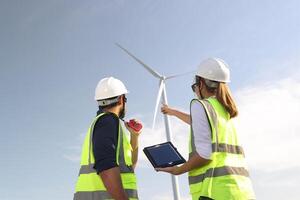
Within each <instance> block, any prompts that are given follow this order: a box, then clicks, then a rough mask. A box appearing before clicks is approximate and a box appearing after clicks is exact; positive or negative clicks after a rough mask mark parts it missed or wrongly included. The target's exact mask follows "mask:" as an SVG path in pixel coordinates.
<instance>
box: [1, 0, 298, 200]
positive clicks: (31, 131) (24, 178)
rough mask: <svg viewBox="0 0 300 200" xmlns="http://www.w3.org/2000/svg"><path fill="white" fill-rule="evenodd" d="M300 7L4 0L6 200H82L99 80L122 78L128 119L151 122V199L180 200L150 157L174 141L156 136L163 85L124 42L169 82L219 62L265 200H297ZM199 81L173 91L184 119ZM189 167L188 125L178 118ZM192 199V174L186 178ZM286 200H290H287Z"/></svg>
mask: <svg viewBox="0 0 300 200" xmlns="http://www.w3.org/2000/svg"><path fill="white" fill-rule="evenodd" d="M299 6H300V3H299V1H296V0H289V1H284V0H278V1H271V0H268V1H267V0H252V1H250V0H248V1H246V0H232V1H225V0H190V1H179V0H174V1H150V0H144V1H138V0H132V1H125V0H88V1H79V0H72V1H70V0H64V1H61V0H51V1H45V0H28V1H18V0H1V1H0V44H1V45H0V95H1V98H0V109H1V115H0V134H1V139H0V175H1V179H0V199H1V200H19V199H22V200H40V199H41V198H42V199H43V200H50V199H51V200H52V199H56V200H67V199H72V196H73V193H74V188H75V183H76V179H77V175H78V170H79V158H80V153H81V145H82V142H83V138H84V136H85V134H86V131H87V129H88V126H89V124H90V123H91V120H92V119H93V117H94V116H95V113H96V111H97V105H96V102H95V101H94V100H93V96H94V89H95V87H96V85H97V83H98V81H99V80H100V79H102V78H104V77H107V76H114V77H116V78H119V79H121V80H122V81H123V82H124V83H125V85H126V87H127V88H128V90H129V91H130V93H129V95H128V105H127V115H126V119H131V118H137V119H140V120H141V121H142V122H143V124H144V131H143V133H142V135H141V136H140V159H139V163H138V166H137V170H136V174H137V178H138V190H139V196H140V199H142V200H169V199H172V188H171V178H170V176H169V175H168V174H164V173H157V172H155V171H154V170H153V168H152V166H151V164H150V163H149V162H148V160H147V159H146V158H145V156H144V155H143V152H142V148H143V147H145V146H148V145H153V144H156V143H159V142H165V141H166V137H165V131H164V124H163V120H162V119H163V118H162V115H161V114H159V115H158V118H157V122H156V127H155V129H154V130H152V129H151V125H152V118H153V112H154V107H155V100H156V95H157V90H158V80H156V79H155V78H154V77H152V76H151V75H150V74H149V73H148V72H147V71H145V70H144V69H143V68H142V67H141V66H140V65H139V64H137V63H136V62H135V61H134V60H132V59H131V58H130V57H128V56H127V55H126V54H125V53H124V52H122V51H121V50H120V49H118V48H117V47H116V45H115V43H116V42H117V43H120V44H121V45H123V46H124V47H126V48H127V49H129V50H130V51H131V52H132V53H134V54H135V55H136V56H138V57H139V58H140V59H142V60H143V61H144V62H145V63H147V64H148V65H149V66H151V67H152V68H154V69H155V70H156V71H158V72H160V73H162V74H164V75H166V76H167V75H172V74H177V73H183V72H187V71H191V70H195V69H196V68H197V65H198V64H199V63H200V62H201V61H202V60H203V59H205V58H208V57H220V58H222V59H224V60H225V61H226V62H227V63H228V65H229V66H230V70H231V80H232V82H231V83H230V84H229V86H230V88H231V90H232V92H233V96H234V98H235V100H236V102H237V105H238V108H239V113H240V115H239V117H238V118H237V119H235V123H236V126H237V129H238V130H239V131H238V134H239V137H240V139H241V142H242V144H243V146H244V149H245V153H246V159H247V162H248V165H249V169H250V175H251V179H252V182H253V186H254V190H255V193H256V196H257V199H274V200H276V199H287V198H288V199H291V200H293V199H298V196H299V195H298V193H297V188H298V187H297V186H298V185H299V183H298V182H299V180H300V160H299V158H300V146H299V142H300V136H299V134H298V132H299V131H298V130H300V124H299V122H298V115H299V113H300V78H299V77H300V76H299V75H300V57H299V55H300V37H299V35H300V13H299V9H298V8H299ZM193 76H194V75H193V74H189V75H186V76H183V77H179V78H177V79H172V80H169V81H168V82H167V86H166V88H167V95H168V101H169V105H170V106H172V107H175V108H178V109H181V110H183V111H188V110H189V102H190V100H191V99H192V98H194V97H195V95H194V94H193V93H192V91H191V89H190V85H191V84H192V81H193ZM171 124H172V130H173V143H174V144H175V145H176V146H177V147H178V150H179V151H180V152H181V153H182V155H184V156H185V158H187V143H188V132H189V127H188V126H187V125H185V124H183V123H182V122H180V121H179V120H177V119H173V118H172V119H171ZM179 185H180V194H181V197H182V198H181V199H182V200H188V199H190V196H189V192H188V183H187V175H186V174H185V175H181V176H179ZM287 196H288V197H287Z"/></svg>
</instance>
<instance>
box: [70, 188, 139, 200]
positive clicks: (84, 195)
mask: <svg viewBox="0 0 300 200" xmlns="http://www.w3.org/2000/svg"><path fill="white" fill-rule="evenodd" d="M125 192H126V194H127V196H128V198H131V199H137V198H138V195H137V191H136V190H131V189H125ZM74 199H76V200H77V199H85V200H89V199H112V198H111V196H110V194H108V192H107V191H95V192H77V193H76V194H75V195H74Z"/></svg>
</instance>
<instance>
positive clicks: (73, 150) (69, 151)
mask: <svg viewBox="0 0 300 200" xmlns="http://www.w3.org/2000/svg"><path fill="white" fill-rule="evenodd" d="M85 135H86V133H83V132H82V133H81V134H79V135H78V136H77V137H76V138H75V139H74V140H73V141H72V145H66V146H65V147H64V149H65V150H66V152H64V154H63V155H62V157H63V158H64V159H66V160H68V161H71V162H76V163H78V162H79V161H80V156H81V148H82V144H83V141H84V137H85Z"/></svg>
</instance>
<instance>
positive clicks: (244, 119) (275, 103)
mask: <svg viewBox="0 0 300 200" xmlns="http://www.w3.org/2000/svg"><path fill="white" fill-rule="evenodd" d="M236 99H237V103H238V106H239V109H240V116H239V118H238V119H237V120H236V121H235V122H236V126H237V130H238V133H239V135H240V137H241V140H242V143H243V144H244V148H245V150H246V157H247V160H248V161H249V165H250V166H251V167H253V168H256V169H268V170H279V169H284V168H290V167H299V166H300V161H299V159H295V158H299V157H300V147H299V141H300V135H299V134H298V132H299V130H300V123H299V118H298V117H299V116H298V115H299V114H300V81H299V79H297V78H296V77H289V78H285V79H281V80H278V81H273V82H272V83H265V84H261V85H255V86H251V87H247V88H244V89H241V90H240V91H238V92H237V93H236Z"/></svg>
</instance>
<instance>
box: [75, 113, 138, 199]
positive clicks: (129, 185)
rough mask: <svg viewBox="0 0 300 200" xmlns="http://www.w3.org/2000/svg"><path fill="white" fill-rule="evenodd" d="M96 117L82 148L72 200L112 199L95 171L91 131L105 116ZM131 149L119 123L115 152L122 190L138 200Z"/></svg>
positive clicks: (130, 197)
mask: <svg viewBox="0 0 300 200" xmlns="http://www.w3.org/2000/svg"><path fill="white" fill-rule="evenodd" d="M105 114H106V113H101V114H100V115H98V116H97V117H96V118H95V119H94V121H93V123H92V124H91V126H90V127H89V130H88V132H87V134H86V137H85V140H84V144H83V147H82V154H81V162H80V171H79V176H78V180H77V184H76V189H75V194H74V200H102V199H112V197H111V195H110V194H109V193H108V192H107V190H106V188H105V186H104V184H103V182H102V179H101V177H100V176H99V175H98V174H97V172H96V171H95V169H94V168H93V167H94V163H95V158H94V153H93V147H92V137H93V129H94V126H95V124H96V122H97V120H98V119H99V118H100V117H102V116H103V115H105ZM131 153H132V148H131V145H130V142H129V140H128V138H127V135H126V133H125V130H124V129H123V128H122V125H121V121H120V123H119V131H118V145H117V150H116V162H117V164H118V165H119V168H120V172H121V179H122V184H123V188H124V190H125V192H126V194H127V196H128V197H129V199H132V200H134V199H138V195H137V184H136V176H135V174H134V170H133V168H132V160H131V155H132V154H131Z"/></svg>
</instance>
